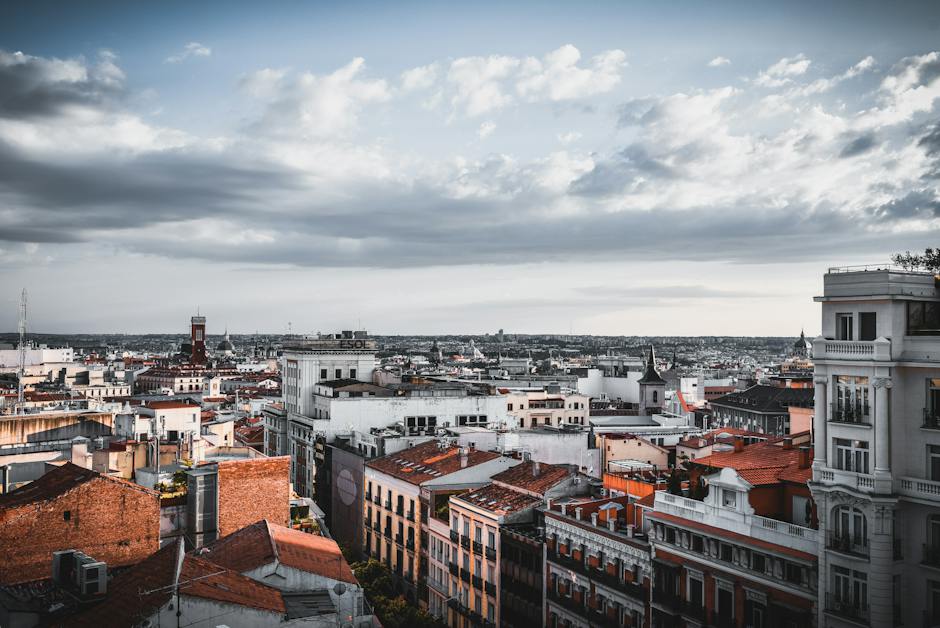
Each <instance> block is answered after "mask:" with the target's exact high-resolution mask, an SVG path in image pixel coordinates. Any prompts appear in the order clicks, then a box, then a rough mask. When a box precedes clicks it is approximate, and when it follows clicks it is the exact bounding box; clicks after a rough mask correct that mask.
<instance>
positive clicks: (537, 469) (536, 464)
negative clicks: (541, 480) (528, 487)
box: [532, 460, 542, 478]
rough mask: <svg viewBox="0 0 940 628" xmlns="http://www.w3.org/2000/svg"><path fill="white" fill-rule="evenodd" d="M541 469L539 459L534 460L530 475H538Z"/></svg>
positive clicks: (535, 476)
mask: <svg viewBox="0 0 940 628" xmlns="http://www.w3.org/2000/svg"><path fill="white" fill-rule="evenodd" d="M541 471H542V467H541V465H539V461H538V460H536V461H535V462H533V463H532V477H534V478H537V477H539V473H540V472H541Z"/></svg>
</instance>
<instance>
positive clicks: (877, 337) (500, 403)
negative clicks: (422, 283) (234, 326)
mask: <svg viewBox="0 0 940 628" xmlns="http://www.w3.org/2000/svg"><path fill="white" fill-rule="evenodd" d="M938 285H940V284H938V281H937V279H936V278H935V277H934V276H933V275H930V274H926V273H918V272H913V271H910V270H903V269H896V268H890V267H872V268H861V269H859V268H833V269H830V270H829V272H828V273H826V275H825V276H824V283H823V294H822V295H821V296H819V297H817V299H816V300H817V301H818V302H819V303H820V305H821V311H822V317H821V330H822V331H821V334H820V335H819V336H817V337H815V338H812V339H809V338H807V337H806V335H805V334H804V333H802V332H801V333H800V336H799V338H798V339H796V340H794V339H793V338H792V337H791V338H789V339H769V340H764V341H757V340H753V341H752V340H749V339H737V340H732V339H724V338H712V339H696V340H688V341H685V342H684V344H680V343H679V342H678V340H677V339H664V338H659V339H649V338H644V339H635V340H633V339H623V338H585V337H574V336H523V335H515V334H506V333H504V332H503V330H500V331H499V333H497V334H492V335H486V336H477V337H440V338H426V337H379V336H374V335H370V334H368V333H367V332H365V331H362V330H357V331H340V332H338V333H330V334H319V333H318V334H311V335H293V334H289V335H287V336H283V337H279V338H273V339H272V338H265V339H261V338H258V337H256V336H239V335H230V334H229V333H228V330H226V331H225V333H224V334H223V335H222V336H221V337H220V336H216V337H215V338H214V339H212V340H211V341H210V338H209V337H208V336H207V325H208V318H207V317H206V316H203V315H201V314H199V315H197V316H194V317H192V318H191V320H190V327H189V334H188V335H187V337H186V339H185V341H184V342H182V343H179V342H178V341H172V342H170V341H167V342H164V344H163V349H162V350H158V349H156V348H154V347H153V346H151V345H149V344H147V345H140V346H138V347H137V348H132V347H127V346H122V347H116V346H94V347H92V346H83V347H74V346H69V347H55V346H51V345H50V344H48V343H46V344H44V343H41V342H36V341H35V340H33V341H28V342H29V343H30V344H29V345H28V346H26V345H23V347H24V348H25V349H26V351H25V352H23V351H20V350H19V349H20V348H19V347H13V346H9V347H0V386H2V387H3V392H2V395H3V396H2V402H0V550H2V552H0V555H2V557H0V625H3V626H6V625H16V626H38V625H69V626H84V625H87V626H101V625H127V626H145V625H150V626H157V625H174V623H179V624H180V625H222V624H223V623H224V625H226V626H264V625H272V626H275V625H282V624H287V623H289V624H291V625H294V624H297V625H318V626H319V625H323V626H326V625H344V626H346V625H348V626H357V627H360V626H373V625H374V626H378V625H380V624H382V623H383V622H384V623H389V624H395V623H396V622H397V621H399V620H400V618H390V617H383V614H387V613H391V612H393V610H392V609H393V608H398V609H399V611H400V610H401V608H408V609H411V611H410V612H414V613H421V614H422V615H421V617H423V618H424V619H425V620H427V621H428V622H431V623H433V622H435V621H436V622H439V623H440V624H442V625H447V626H453V627H455V628H469V627H489V626H492V627H495V626H509V627H514V626H519V627H531V626H533V625H545V626H552V627H558V626H564V627H566V628H567V627H574V626H576V627H583V628H589V627H593V626H632V627H638V628H639V627H643V628H686V627H687V628H692V627H704V626H718V627H734V628H748V627H752V628H764V627H767V628H772V627H800V628H804V627H806V626H818V627H820V628H822V627H850V626H871V627H873V628H875V627H880V626H913V625H920V626H933V625H940V344H938V340H937V338H938V337H940V329H934V328H933V327H931V324H930V321H932V320H933V319H934V318H936V317H931V316H929V312H930V311H932V310H931V309H930V308H935V309H940V289H938ZM925 312H928V314H925ZM925 321H926V322H925ZM142 342H143V341H142ZM152 342H153V341H152V339H148V340H147V341H146V343H152ZM24 355H25V356H26V362H27V363H28V364H26V367H25V368H22V365H21V361H22V360H23V359H24V358H23V356H24ZM663 356H668V357H665V358H664V357H663ZM20 385H22V387H23V390H24V394H23V398H22V401H21V400H20V398H19V395H18V394H17V393H18V390H19V387H20ZM356 574H360V577H362V578H368V579H369V580H368V581H363V582H360V581H359V579H357V576H356ZM377 574H378V575H377ZM375 578H377V579H375ZM376 582H379V583H380V586H381V587H382V591H383V592H382V593H381V599H379V597H380V594H378V593H377V592H376V589H375V588H374V587H375V586H378V585H376ZM388 595H391V596H392V597H395V596H400V597H401V598H402V599H403V604H399V605H398V606H395V605H392V604H388V603H387V597H388ZM223 617H224V619H223Z"/></svg>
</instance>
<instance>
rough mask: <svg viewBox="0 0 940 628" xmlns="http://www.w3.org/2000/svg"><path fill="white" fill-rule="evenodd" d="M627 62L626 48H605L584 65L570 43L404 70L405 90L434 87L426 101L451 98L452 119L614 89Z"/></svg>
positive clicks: (431, 105)
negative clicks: (539, 51)
mask: <svg viewBox="0 0 940 628" xmlns="http://www.w3.org/2000/svg"><path fill="white" fill-rule="evenodd" d="M626 66H627V56H626V53H625V52H624V51H622V50H617V49H614V50H606V51H604V52H601V53H599V54H597V55H595V56H593V57H591V58H590V59H589V60H588V62H587V63H582V59H581V51H580V50H578V49H577V48H576V47H574V46H572V45H571V44H566V45H564V46H561V47H560V48H557V49H556V50H553V51H551V52H549V53H547V54H546V55H544V56H543V57H541V58H538V57H512V56H507V55H488V56H472V57H459V58H457V59H453V60H451V61H450V63H449V64H448V65H447V67H446V71H444V72H442V71H441V67H442V64H441V63H432V64H430V65H425V66H419V67H415V68H411V69H409V70H406V71H405V72H403V73H402V75H401V77H400V79H401V89H402V91H404V92H412V91H418V90H432V89H433V90H436V91H435V93H434V95H433V96H432V99H431V100H430V101H429V102H428V103H427V104H428V105H429V107H433V106H435V105H437V104H439V103H441V102H443V101H445V100H446V101H447V102H449V104H450V108H451V118H454V117H455V116H457V115H462V116H467V117H471V118H472V117H475V116H481V115H485V114H489V113H492V112H495V111H498V110H500V109H503V108H505V107H507V106H510V105H512V104H514V103H517V102H555V103H557V102H565V101H574V100H583V99H586V98H590V97H591V96H594V95H597V94H602V93H606V92H609V91H611V90H612V89H613V88H614V87H616V86H617V85H619V84H620V82H621V73H622V71H623V69H624V68H625V67H626Z"/></svg>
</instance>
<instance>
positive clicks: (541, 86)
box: [516, 44, 627, 101]
mask: <svg viewBox="0 0 940 628" xmlns="http://www.w3.org/2000/svg"><path fill="white" fill-rule="evenodd" d="M580 60H581V52H580V51H579V50H578V49H577V48H575V47H574V46H572V45H571V44H567V45H565V46H562V47H561V48H558V49H557V50H554V51H552V52H550V53H548V54H547V55H545V57H544V58H543V59H541V60H539V59H536V58H534V57H529V58H527V59H525V61H523V63H522V66H521V68H520V72H519V78H518V79H517V82H516V92H517V93H518V94H519V95H520V96H521V97H523V98H527V99H529V100H543V99H547V100H551V101H560V100H571V99H575V98H584V97H587V96H593V95H594V94H602V93H605V92H609V91H610V90H611V89H613V88H614V87H615V86H616V85H617V84H619V83H620V73H621V71H622V70H623V68H625V67H626V65H627V55H626V53H625V52H624V51H622V50H608V51H606V52H603V53H601V54H599V55H596V56H595V57H592V58H591V62H590V63H589V64H588V65H587V67H579V66H578V62H579V61H580Z"/></svg>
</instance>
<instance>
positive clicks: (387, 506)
mask: <svg viewBox="0 0 940 628" xmlns="http://www.w3.org/2000/svg"><path fill="white" fill-rule="evenodd" d="M391 509H392V500H390V499H386V500H385V510H391Z"/></svg>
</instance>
